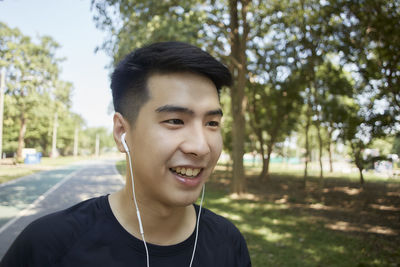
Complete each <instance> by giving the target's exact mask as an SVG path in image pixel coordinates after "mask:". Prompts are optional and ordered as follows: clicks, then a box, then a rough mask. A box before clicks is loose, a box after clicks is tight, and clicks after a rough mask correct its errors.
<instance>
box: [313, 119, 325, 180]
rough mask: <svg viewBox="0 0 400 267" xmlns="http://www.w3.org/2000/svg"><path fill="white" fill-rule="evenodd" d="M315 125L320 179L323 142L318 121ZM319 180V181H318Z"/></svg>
mask: <svg viewBox="0 0 400 267" xmlns="http://www.w3.org/2000/svg"><path fill="white" fill-rule="evenodd" d="M315 127H316V128H317V134H318V144H319V151H318V152H319V153H318V160H319V170H320V171H319V178H320V179H321V180H322V179H323V178H324V169H323V165H322V152H323V149H324V146H323V142H322V136H321V128H320V127H321V125H320V123H319V121H318V122H317V123H316V124H315ZM320 182H321V181H320Z"/></svg>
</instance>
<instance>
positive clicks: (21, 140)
mask: <svg viewBox="0 0 400 267" xmlns="http://www.w3.org/2000/svg"><path fill="white" fill-rule="evenodd" d="M20 119H21V127H20V128H19V134H18V149H17V160H18V161H21V160H22V149H23V148H24V146H25V142H24V137H25V133H26V117H25V112H24V111H22V112H21V117H20Z"/></svg>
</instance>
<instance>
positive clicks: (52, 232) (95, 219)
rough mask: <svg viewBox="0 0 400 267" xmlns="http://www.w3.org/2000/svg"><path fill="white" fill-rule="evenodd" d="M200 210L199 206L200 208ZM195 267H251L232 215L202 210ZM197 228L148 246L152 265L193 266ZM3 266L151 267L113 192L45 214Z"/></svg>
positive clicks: (17, 243) (17, 242) (24, 234)
mask: <svg viewBox="0 0 400 267" xmlns="http://www.w3.org/2000/svg"><path fill="white" fill-rule="evenodd" d="M195 208H196V212H197V213H198V210H199V207H198V206H195ZM201 212H202V214H201V217H200V227H199V236H198V243H197V248H196V254H195V257H194V260H193V265H192V266H193V267H212V266H215V267H224V266H226V267H249V266H251V263H250V257H249V253H248V250H247V246H246V242H245V240H244V238H243V236H242V235H241V233H240V232H239V230H238V229H237V228H236V227H235V226H234V225H233V224H232V223H231V222H229V221H228V220H227V219H225V218H223V217H221V216H219V215H216V214H215V213H213V212H211V211H209V210H207V209H204V208H203V209H202V211H201ZM194 240H195V232H193V234H192V235H191V236H190V237H189V238H188V239H186V240H185V241H183V242H181V243H179V244H176V245H172V246H158V245H153V244H149V243H148V244H147V246H148V250H149V254H150V267H169V266H171V267H172V266H173V267H180V266H182V267H186V266H189V264H190V259H191V256H192V252H193V246H194ZM0 266H1V267H14V266H15V267H16V266H29V267H34V266H38V267H51V266H73V267H77V266H85V267H87V266H96V267H100V266H107V267H111V266H112V267H119V266H121V267H122V266H129V267H135V266H140V267H142V266H143V267H145V266H146V251H145V248H144V244H143V241H141V240H140V239H137V238H135V237H134V236H132V235H131V234H129V233H128V232H127V231H126V230H125V229H124V228H123V227H122V226H121V225H120V224H119V222H118V221H117V219H116V218H115V217H114V214H113V213H112V211H111V207H110V204H109V202H108V196H102V197H98V198H93V199H90V200H87V201H84V202H81V203H79V204H77V205H75V206H73V207H71V208H69V209H66V210H63V211H59V212H56V213H53V214H50V215H47V216H44V217H42V218H40V219H38V220H36V221H34V222H33V223H31V224H30V225H28V226H27V227H26V228H25V229H24V231H22V233H21V234H20V235H19V236H18V237H17V239H16V240H15V241H14V243H13V244H12V246H11V247H10V248H9V250H8V251H7V253H6V255H5V256H4V257H3V259H2V261H1V263H0Z"/></svg>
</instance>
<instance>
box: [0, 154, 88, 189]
mask: <svg viewBox="0 0 400 267" xmlns="http://www.w3.org/2000/svg"><path fill="white" fill-rule="evenodd" d="M86 159H89V158H88V157H72V156H71V157H58V158H48V157H43V158H42V159H41V162H40V164H17V165H0V183H4V182H8V181H11V180H13V179H16V178H19V177H22V176H26V175H30V174H33V173H36V172H39V171H43V170H48V169H52V168H56V167H58V166H62V165H67V164H71V163H73V162H76V161H80V160H86Z"/></svg>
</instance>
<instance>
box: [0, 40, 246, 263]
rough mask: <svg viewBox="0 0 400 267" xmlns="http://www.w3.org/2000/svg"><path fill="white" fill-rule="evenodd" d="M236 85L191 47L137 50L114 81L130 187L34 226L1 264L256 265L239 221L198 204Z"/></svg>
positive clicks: (116, 132)
mask: <svg viewBox="0 0 400 267" xmlns="http://www.w3.org/2000/svg"><path fill="white" fill-rule="evenodd" d="M230 82H231V75H230V73H229V71H228V69H227V68H226V67H225V66H223V65H222V64H221V63H220V62H218V61H216V60H215V59H214V58H213V57H211V56H210V55H209V54H208V53H206V52H204V51H202V50H201V49H199V48H197V47H194V46H191V45H188V44H185V43H179V42H165V43H155V44H152V45H150V46H147V47H143V48H140V49H137V50H136V51H134V52H132V53H131V54H129V55H128V56H127V57H126V58H125V59H124V60H123V61H122V62H121V63H120V64H119V65H118V66H117V68H116V69H115V71H114V73H113V75H112V83H111V88H112V93H113V102H114V107H115V111H116V113H115V115H114V138H115V141H116V143H117V146H118V148H119V150H120V151H121V152H124V153H127V175H126V185H125V187H124V188H123V189H122V190H120V191H118V192H115V193H112V194H111V195H108V196H104V197H100V198H95V199H91V200H88V201H85V202H82V203H80V204H77V205H75V206H74V207H72V208H70V209H67V210H65V211H61V212H58V213H55V214H52V215H48V216H45V217H43V218H41V219H39V220H38V221H36V222H34V223H32V224H31V225H30V226H28V227H27V229H25V230H24V231H23V233H22V234H21V235H20V236H19V237H18V238H17V240H16V241H15V243H14V244H13V245H12V247H11V248H10V250H9V251H8V253H7V254H6V256H5V257H4V259H3V261H2V265H1V266H113V267H114V266H152V267H156V266H159V267H161V266H162V267H168V266H171V267H172V266H174V267H176V266H179V267H180V266H183V267H186V266H193V267H194V266H198V267H200V266H201V267H211V266H215V267H217V266H218V267H223V266H226V267H235V266H237V267H242V266H243V267H248V266H251V263H250V258H249V254H248V250H247V246H246V243H245V241H244V238H243V237H242V235H241V234H240V232H239V231H238V230H237V229H236V227H235V226H234V225H233V224H232V223H230V222H229V221H228V220H226V219H224V218H223V217H220V216H218V215H216V214H214V213H212V212H211V211H209V210H207V209H204V208H202V207H201V206H200V207H199V206H197V205H194V204H193V203H194V202H196V200H197V199H198V197H199V195H200V194H202V193H204V191H203V190H204V185H205V182H206V181H207V179H208V178H209V176H210V175H211V172H212V171H213V169H214V167H215V165H216V163H217V160H218V158H219V156H220V153H221V150H222V138H221V133H220V123H221V117H222V111H221V106H220V103H219V90H220V88H221V87H222V86H224V85H229V84H230ZM48 225H52V226H53V227H52V229H54V228H56V229H57V231H56V232H53V231H50V232H49V233H43V232H44V231H43V229H46V226H48ZM54 225H56V227H54ZM39 232H40V237H39V236H38V235H39V234H36V233H39ZM38 238H40V242H38V241H36V240H37V239H38Z"/></svg>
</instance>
